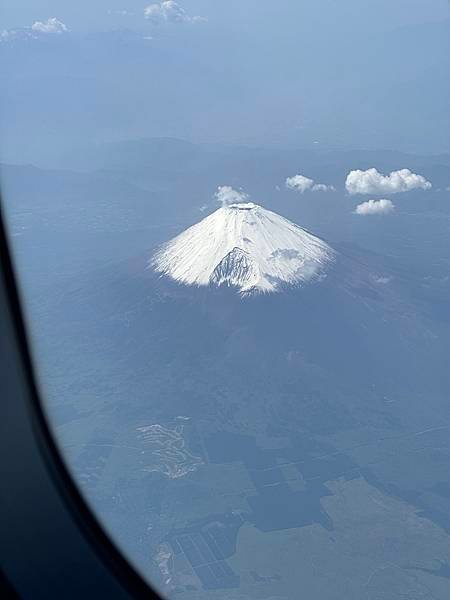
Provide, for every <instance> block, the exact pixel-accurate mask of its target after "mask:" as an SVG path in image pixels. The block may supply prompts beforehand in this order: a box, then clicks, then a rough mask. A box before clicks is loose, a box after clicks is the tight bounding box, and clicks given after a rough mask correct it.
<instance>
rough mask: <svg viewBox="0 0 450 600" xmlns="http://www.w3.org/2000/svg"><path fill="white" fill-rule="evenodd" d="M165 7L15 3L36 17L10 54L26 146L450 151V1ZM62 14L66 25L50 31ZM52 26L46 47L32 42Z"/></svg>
mask: <svg viewBox="0 0 450 600" xmlns="http://www.w3.org/2000/svg"><path fill="white" fill-rule="evenodd" d="M153 4H154V6H153V8H151V9H149V10H148V11H147V16H148V17H151V18H147V19H146V18H145V9H146V7H148V6H149V5H152V2H140V1H129V2H124V1H123V0H109V1H106V0H99V1H98V2H94V3H91V2H82V3H80V2H77V3H75V2H73V1H71V2H69V1H68V0H16V1H15V2H10V3H8V4H7V5H5V3H4V6H3V8H2V14H1V26H0V30H6V31H7V32H8V30H9V31H10V30H14V29H16V28H19V29H20V28H25V29H23V31H22V33H23V34H24V35H22V36H21V37H20V36H19V37H20V39H19V38H17V39H12V38H11V39H8V33H7V34H6V38H4V41H5V39H6V41H7V42H8V43H7V44H5V45H4V46H3V47H2V51H3V52H2V56H3V58H4V60H3V61H2V59H1V57H0V76H1V77H2V80H3V81H4V82H5V90H6V91H5V93H4V94H3V97H2V100H1V105H0V108H1V112H2V113H3V115H2V116H3V125H2V133H3V136H4V138H5V139H6V140H7V144H8V145H9V146H10V148H12V147H13V146H14V145H15V146H16V149H20V150H21V151H22V150H24V149H25V140H26V147H27V148H31V147H32V146H33V145H34V144H35V146H36V149H35V150H33V152H38V153H39V154H41V153H42V151H43V148H45V147H47V146H50V145H51V146H52V147H54V148H55V150H56V148H58V149H60V150H61V151H62V146H63V145H66V146H67V147H69V148H70V147H72V146H74V145H77V144H80V143H85V141H86V142H89V143H92V142H93V143H97V142H104V141H117V140H120V139H131V138H142V137H176V138H181V139H185V140H189V141H194V142H213V143H227V144H229V143H233V144H249V145H264V146H267V145H278V146H283V147H312V146H313V145H314V144H319V145H320V147H322V148H346V149H348V148H356V149H394V150H403V151H408V152H409V151H412V152H416V153H420V152H425V153H427V152H429V153H439V152H446V151H448V150H449V143H448V135H447V131H448V126H449V111H448V105H449V102H450V84H449V79H448V71H449V69H450V42H449V41H450V34H449V31H448V30H449V26H450V20H449V15H450V11H449V3H448V1H447V0H427V2H424V0H370V1H369V0H367V1H366V2H364V1H362V0H339V1H338V0H302V1H300V0H287V1H285V2H282V3H280V2H274V1H263V2H261V1H258V0H245V1H242V0H228V1H227V2H210V1H206V0H180V2H178V3H175V2H172V6H171V8H170V11H172V12H170V14H169V17H167V18H163V17H164V15H163V12H162V9H161V3H153ZM166 9H167V6H166ZM167 10H168V9H167ZM124 11H125V12H124ZM167 14H168V13H166V15H167ZM161 15H162V16H161ZM180 15H181V17H180ZM49 18H56V19H58V20H59V21H60V24H59V27H60V28H64V35H50V34H48V35H47V34H46V33H42V30H45V28H46V27H47V25H46V22H47V19H49ZM36 22H40V23H42V25H41V24H39V23H38V25H37V29H38V32H39V35H40V37H41V42H45V43H39V40H38V41H37V42H36V40H33V39H29V37H30V36H29V35H28V34H30V33H31V32H32V30H31V29H30V27H31V26H32V25H33V23H36ZM35 27H36V25H35ZM65 27H67V28H68V30H69V31H68V32H67V33H66V32H65ZM27 28H28V29H27ZM124 31H126V33H123V34H120V35H119V34H118V33H117V32H124ZM124 36H125V37H124ZM12 37H14V36H12ZM31 37H32V36H31ZM9 42H12V43H9ZM58 151H59V150H58ZM11 156H12V157H16V158H17V153H16V151H15V150H14V152H13V153H12V154H11ZM23 160H25V156H24V157H23Z"/></svg>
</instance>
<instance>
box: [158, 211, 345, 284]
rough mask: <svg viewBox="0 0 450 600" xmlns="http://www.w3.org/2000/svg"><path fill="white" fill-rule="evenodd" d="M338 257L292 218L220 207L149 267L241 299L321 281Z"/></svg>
mask: <svg viewBox="0 0 450 600" xmlns="http://www.w3.org/2000/svg"><path fill="white" fill-rule="evenodd" d="M335 258H336V252H335V251H334V250H333V249H332V248H331V247H330V246H329V245H328V244H327V243H326V242H324V241H323V240H321V239H320V238H318V237H316V236H314V235H312V234H311V233H309V232H308V231H306V230H305V229H302V228H301V227H299V226H298V225H296V224H294V223H292V222H291V221H289V220H288V219H285V218H284V217H282V216H280V215H278V214H276V213H274V212H272V211H270V210H266V209H265V208H263V207H262V206H259V205H257V204H254V203H252V202H246V203H237V204H230V205H226V206H222V207H221V208H219V209H218V210H216V211H215V212H214V213H212V214H211V215H209V216H208V217H206V218H205V219H203V220H202V221H200V222H199V223H197V224H196V225H193V226H192V227H189V228H188V229H186V230H185V231H184V232H183V233H181V234H180V235H178V236H177V237H175V238H174V239H172V240H170V241H169V242H167V243H166V244H164V245H163V246H162V247H161V248H160V249H159V250H158V251H157V252H156V254H155V255H154V256H153V257H152V259H151V261H150V266H151V267H152V268H153V269H154V270H155V271H156V272H157V273H160V274H162V275H166V276H168V277H170V278H171V279H173V280H175V281H176V282H178V283H182V284H185V285H193V286H208V285H214V286H222V285H225V286H228V287H233V288H236V290H237V291H238V292H239V293H240V294H241V295H247V294H254V293H267V292H276V291H280V289H281V288H282V287H284V286H294V285H302V284H304V283H307V282H311V281H315V280H317V279H321V278H322V277H323V276H324V275H325V273H326V271H327V268H328V267H329V266H330V265H331V264H332V263H333V262H334V261H335Z"/></svg>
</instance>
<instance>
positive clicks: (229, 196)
mask: <svg viewBox="0 0 450 600" xmlns="http://www.w3.org/2000/svg"><path fill="white" fill-rule="evenodd" d="M214 198H215V199H216V200H217V202H219V203H220V204H222V206H228V205H229V204H238V203H239V202H247V201H248V199H249V195H248V194H246V193H245V192H243V191H242V190H235V189H234V188H232V187H231V186H230V185H221V186H219V187H218V188H217V192H216V193H215V194H214Z"/></svg>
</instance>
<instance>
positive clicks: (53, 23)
mask: <svg viewBox="0 0 450 600" xmlns="http://www.w3.org/2000/svg"><path fill="white" fill-rule="evenodd" d="M31 30H32V31H35V32H38V33H64V32H66V31H69V29H68V27H67V25H65V24H64V23H63V22H62V21H59V20H58V19H57V18H56V17H51V18H50V19H47V20H46V21H36V22H35V23H33V25H32V26H31Z"/></svg>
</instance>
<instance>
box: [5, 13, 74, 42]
mask: <svg viewBox="0 0 450 600" xmlns="http://www.w3.org/2000/svg"><path fill="white" fill-rule="evenodd" d="M67 31H69V28H68V27H67V25H65V23H63V22H62V21H59V20H58V19H57V18H56V17H50V19H47V21H35V22H34V23H33V25H31V26H28V27H20V28H18V29H4V30H3V31H2V32H1V33H0V42H8V41H14V40H29V39H33V38H37V37H39V36H41V35H47V34H61V33H66V32H67Z"/></svg>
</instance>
